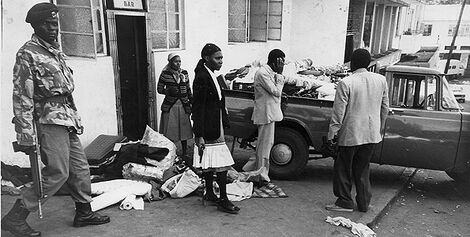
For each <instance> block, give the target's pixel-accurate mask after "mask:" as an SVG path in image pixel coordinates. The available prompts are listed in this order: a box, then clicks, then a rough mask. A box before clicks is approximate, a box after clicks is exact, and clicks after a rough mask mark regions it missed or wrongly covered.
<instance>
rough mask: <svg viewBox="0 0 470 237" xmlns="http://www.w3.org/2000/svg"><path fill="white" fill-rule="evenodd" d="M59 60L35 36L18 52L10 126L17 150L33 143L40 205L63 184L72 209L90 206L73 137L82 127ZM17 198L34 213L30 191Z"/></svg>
mask: <svg viewBox="0 0 470 237" xmlns="http://www.w3.org/2000/svg"><path fill="white" fill-rule="evenodd" d="M64 58H65V55H64V54H63V53H62V52H60V50H59V49H58V46H56V45H51V44H49V43H47V42H46V41H44V40H43V39H41V38H39V37H38V36H37V35H35V34H33V36H32V38H31V40H30V41H28V42H26V43H25V44H24V45H23V47H21V48H20V50H19V51H18V53H17V55H16V63H15V66H14V69H13V85H14V86H13V112H14V115H15V117H14V119H13V121H14V123H15V130H16V133H17V140H18V143H19V144H20V145H35V141H36V136H37V138H38V139H37V141H38V142H39V144H40V148H41V159H42V162H43V163H44V164H45V167H44V168H43V169H42V171H41V172H42V175H43V189H44V193H45V198H44V199H43V202H45V201H46V200H47V199H48V198H49V197H51V196H53V195H54V194H55V193H56V192H57V191H58V190H59V189H60V187H62V185H64V184H66V185H67V186H68V187H69V190H70V194H71V196H72V199H73V200H74V201H75V202H76V203H89V202H91V200H92V199H91V196H90V193H91V182H90V170H89V166H88V162H87V159H86V156H85V153H84V152H83V147H82V145H81V143H80V139H79V138H78V136H77V134H81V133H82V132H83V127H82V125H81V120H80V117H79V115H78V113H77V109H76V107H75V104H74V102H73V98H72V92H73V90H74V84H73V78H72V70H71V69H70V68H69V67H68V66H67V65H66V63H65V60H64ZM33 123H36V125H37V130H36V131H35V129H34V127H33ZM36 132H37V134H36ZM22 196H23V202H24V205H25V207H26V208H27V209H28V210H30V211H35V210H36V209H37V207H38V203H37V194H36V193H35V192H34V190H33V189H32V188H24V189H23V190H22Z"/></svg>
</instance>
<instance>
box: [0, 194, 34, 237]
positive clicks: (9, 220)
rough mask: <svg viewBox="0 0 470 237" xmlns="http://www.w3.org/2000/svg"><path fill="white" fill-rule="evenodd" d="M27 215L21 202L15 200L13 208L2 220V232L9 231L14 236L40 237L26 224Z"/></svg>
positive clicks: (27, 212)
mask: <svg viewBox="0 0 470 237" xmlns="http://www.w3.org/2000/svg"><path fill="white" fill-rule="evenodd" d="M28 215H29V211H28V209H26V207H25V206H24V205H23V201H22V200H21V199H18V200H16V202H15V205H13V208H12V209H11V210H10V212H8V214H6V215H5V217H3V219H2V230H6V231H9V232H10V233H12V234H13V235H14V236H29V237H37V236H41V232H39V231H36V230H34V229H33V228H31V226H29V225H28V223H26V218H27V217H28Z"/></svg>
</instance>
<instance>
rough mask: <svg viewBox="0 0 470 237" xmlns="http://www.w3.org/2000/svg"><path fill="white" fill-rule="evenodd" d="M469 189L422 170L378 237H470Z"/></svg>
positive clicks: (379, 228) (440, 174) (382, 224)
mask: <svg viewBox="0 0 470 237" xmlns="http://www.w3.org/2000/svg"><path fill="white" fill-rule="evenodd" d="M469 216H470V185H469V184H458V183H456V182H454V181H453V180H451V179H450V178H449V177H448V176H447V175H446V174H445V173H444V172H441V171H432V170H419V171H418V172H417V173H416V174H415V176H414V177H413V179H412V181H411V183H410V184H409V186H408V188H407V189H406V190H405V191H404V192H403V193H402V195H400V196H399V198H398V199H397V200H396V202H395V203H394V204H393V206H392V207H391V209H390V211H389V212H388V213H387V215H385V216H384V217H383V218H382V219H381V221H380V222H379V224H378V226H377V227H376V228H374V230H375V231H376V233H377V236H402V237H405V236H423V237H428V236H429V237H430V236H470V225H469V223H470V221H469Z"/></svg>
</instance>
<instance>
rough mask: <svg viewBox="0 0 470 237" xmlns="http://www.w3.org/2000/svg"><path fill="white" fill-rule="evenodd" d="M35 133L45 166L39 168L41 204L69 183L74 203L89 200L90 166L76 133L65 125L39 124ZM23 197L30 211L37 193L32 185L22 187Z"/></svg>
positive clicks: (36, 202)
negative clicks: (42, 194) (41, 192)
mask: <svg viewBox="0 0 470 237" xmlns="http://www.w3.org/2000/svg"><path fill="white" fill-rule="evenodd" d="M37 136H38V140H39V144H40V147H41V159H42V163H43V164H44V166H45V167H44V168H43V169H42V171H41V173H42V180H43V182H42V186H43V190H44V194H45V198H43V199H42V200H41V201H42V203H44V202H46V201H47V200H48V199H49V198H50V197H52V196H53V195H54V194H55V193H56V192H57V191H58V190H59V189H60V188H61V187H62V185H64V184H66V185H68V188H69V190H70V194H71V196H72V199H73V200H74V202H80V203H89V202H91V201H92V199H91V196H90V194H91V181H90V169H89V166H88V161H87V159H86V156H85V153H84V151H83V147H82V144H81V143H80V139H79V138H78V136H77V134H76V133H75V132H70V131H69V129H68V128H67V127H65V126H60V125H51V124H38V126H37ZM22 196H23V202H24V204H25V206H26V208H27V209H28V210H29V211H36V210H37V209H38V195H37V194H36V192H35V191H34V188H33V187H26V188H24V189H23V190H22Z"/></svg>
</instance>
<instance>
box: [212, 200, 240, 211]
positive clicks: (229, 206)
mask: <svg viewBox="0 0 470 237" xmlns="http://www.w3.org/2000/svg"><path fill="white" fill-rule="evenodd" d="M217 210H219V211H223V212H227V213H230V214H238V212H239V211H240V208H239V207H237V206H235V205H233V203H232V202H231V201H230V200H228V199H219V201H218V202H217Z"/></svg>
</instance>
